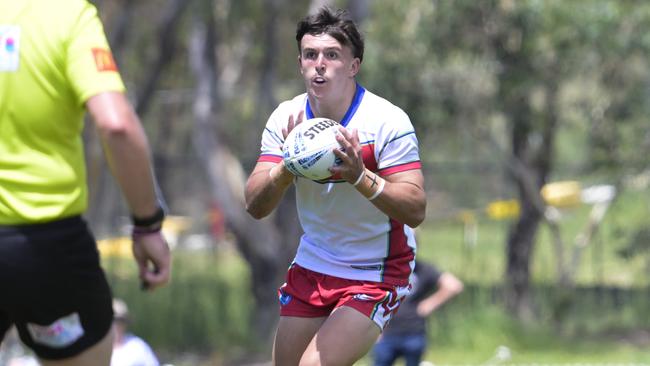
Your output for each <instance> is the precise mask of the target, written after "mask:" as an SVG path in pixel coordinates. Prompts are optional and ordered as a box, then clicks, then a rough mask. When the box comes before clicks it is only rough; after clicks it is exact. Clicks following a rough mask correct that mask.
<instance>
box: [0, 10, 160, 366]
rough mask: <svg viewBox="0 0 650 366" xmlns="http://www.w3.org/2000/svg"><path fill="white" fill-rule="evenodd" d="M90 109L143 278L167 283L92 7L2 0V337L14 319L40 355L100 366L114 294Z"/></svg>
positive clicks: (133, 140)
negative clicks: (98, 217)
mask: <svg viewBox="0 0 650 366" xmlns="http://www.w3.org/2000/svg"><path fill="white" fill-rule="evenodd" d="M86 111H88V112H89V114H90V116H91V117H92V120H93V121H94V123H95V127H96V128H97V130H98V132H99V136H100V139H101V142H102V145H103V147H104V152H105V155H106V158H107V161H108V165H109V167H110V169H111V172H112V173H113V176H114V177H115V179H116V180H117V183H118V185H119V186H120V188H121V190H122V192H123V194H124V197H125V199H126V201H127V203H128V207H129V209H130V211H131V214H132V218H133V224H134V225H133V232H132V234H133V253H134V256H135V259H136V261H137V264H138V266H139V275H140V277H141V279H142V281H143V283H144V284H145V286H146V287H148V288H149V289H153V288H155V287H158V286H161V285H164V284H166V283H167V282H168V281H169V276H170V252H169V247H168V245H167V242H166V240H165V239H164V237H163V236H162V235H161V232H160V229H161V226H162V222H163V219H164V217H165V211H164V210H163V208H162V206H161V199H160V197H159V195H158V193H157V189H156V182H155V178H154V175H153V168H152V162H151V156H150V151H149V144H148V142H147V138H146V136H145V134H144V131H143V128H142V126H141V124H140V121H139V119H138V117H137V116H136V114H135V112H134V111H133V108H132V106H131V104H130V103H129V101H128V100H127V97H126V95H125V87H124V84H123V82H122V79H121V76H120V74H119V72H118V69H117V66H116V64H115V61H114V60H113V57H112V54H111V50H110V48H109V45H108V42H107V40H106V36H105V34H104V30H103V26H102V24H101V21H100V20H99V18H98V15H97V10H96V8H95V7H94V6H93V5H91V4H90V3H88V2H87V1H86V0H57V1H51V0H21V1H11V0H0V340H1V339H2V338H3V337H4V334H5V333H6V331H7V330H8V329H9V328H10V326H11V325H12V324H14V325H15V326H16V328H17V329H18V333H19V335H20V339H21V340H22V342H23V343H24V344H25V345H27V346H28V347H29V348H31V349H32V350H33V351H34V353H35V354H36V355H37V356H38V358H39V360H40V362H41V363H42V364H43V365H45V366H50V365H55V366H59V365H73V366H75V365H93V366H108V365H109V363H110V357H111V349H112V345H113V340H112V332H111V328H112V322H113V311H112V294H111V290H110V288H109V284H108V282H107V280H106V277H105V274H104V271H103V269H102V268H101V266H100V258H99V254H98V251H97V247H96V243H95V239H94V237H93V235H92V233H91V232H90V230H89V228H88V225H87V223H86V221H85V219H84V218H83V217H82V215H83V213H84V212H85V211H86V209H87V205H88V187H87V183H86V171H85V159H84V148H83V142H82V136H81V133H82V130H83V126H84V123H83V122H84V114H85V112H86Z"/></svg>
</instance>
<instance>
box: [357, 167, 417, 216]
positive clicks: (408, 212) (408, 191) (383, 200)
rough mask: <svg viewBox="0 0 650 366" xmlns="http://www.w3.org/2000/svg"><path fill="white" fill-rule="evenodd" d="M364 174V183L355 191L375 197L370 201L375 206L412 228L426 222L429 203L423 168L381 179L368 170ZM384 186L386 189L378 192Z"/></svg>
mask: <svg viewBox="0 0 650 366" xmlns="http://www.w3.org/2000/svg"><path fill="white" fill-rule="evenodd" d="M365 174H366V175H365V177H364V178H363V180H364V181H363V182H361V183H360V184H359V185H357V186H356V188H357V190H358V191H359V192H361V194H363V195H364V196H365V197H366V198H369V199H370V198H372V199H371V202H372V203H373V204H374V205H375V207H377V208H378V209H380V210H381V211H382V212H383V213H385V214H386V215H388V216H389V217H390V218H392V219H394V220H397V221H398V222H401V223H403V224H406V225H408V226H410V227H417V226H418V225H420V224H421V223H422V221H424V216H425V211H426V203H427V200H426V195H425V192H424V177H423V175H422V171H421V170H420V169H414V170H407V171H404V172H399V173H394V174H391V175H388V176H386V177H380V176H379V175H378V174H376V173H372V172H370V171H369V170H367V169H366V171H365ZM382 181H383V182H382ZM382 185H383V190H381V191H379V190H380V189H381V187H382ZM378 192H379V194H377V193H378ZM373 196H374V198H373Z"/></svg>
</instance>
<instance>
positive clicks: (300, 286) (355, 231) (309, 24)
mask: <svg viewBox="0 0 650 366" xmlns="http://www.w3.org/2000/svg"><path fill="white" fill-rule="evenodd" d="M296 40H297V43H298V49H299V55H298V64H299V68H300V73H301V74H302V76H303V79H304V83H305V87H306V93H305V94H301V95H299V96H297V97H295V98H293V99H292V100H288V101H285V102H283V103H281V104H280V105H279V106H278V107H277V109H276V110H275V111H274V112H273V113H272V115H271V116H270V118H269V120H268V122H267V124H266V128H265V129H264V132H263V135H262V152H261V155H260V157H259V159H258V162H257V165H256V166H255V168H254V170H253V172H252V173H251V175H250V177H249V179H248V182H247V185H246V192H245V193H246V203H247V210H248V212H249V213H250V214H251V215H252V216H253V217H255V218H262V217H264V216H266V215H268V214H269V213H270V212H271V211H272V210H273V209H274V208H275V207H276V206H277V205H278V203H279V201H280V200H281V199H282V197H283V195H284V192H285V191H286V189H287V188H288V187H289V186H290V185H291V184H295V186H296V194H297V208H298V213H299V217H300V222H301V225H302V228H303V230H304V232H305V234H304V235H303V236H302V238H301V240H300V245H299V247H298V251H297V254H296V257H295V259H294V262H293V263H292V265H291V267H290V268H289V271H288V273H287V279H286V283H285V284H284V285H283V286H282V287H281V288H280V289H279V295H280V296H279V298H280V303H281V310H280V321H279V324H278V329H277V332H276V337H275V345H274V350H273V362H274V364H275V365H282V366H287V365H298V364H300V365H352V364H353V363H354V362H355V361H356V360H358V359H360V358H361V357H362V356H363V355H364V354H365V353H366V352H367V351H368V350H369V349H370V347H371V346H372V344H373V343H374V342H375V340H376V339H377V337H378V336H379V334H380V332H381V330H382V328H383V327H384V326H385V325H386V323H387V322H388V321H389V320H390V318H391V316H392V314H393V313H394V312H395V310H396V309H397V307H398V306H399V303H400V299H401V298H403V296H405V295H406V294H407V293H408V291H409V277H410V275H411V272H412V270H413V266H414V259H415V238H414V235H413V231H412V229H411V228H412V227H416V226H418V225H419V224H420V223H421V222H422V221H423V220H424V214H425V206H426V199H425V192H424V187H423V186H424V179H423V176H422V172H421V170H420V158H419V154H418V142H417V138H416V136H415V132H414V130H413V126H412V124H411V122H410V120H409V118H408V116H407V115H406V114H405V113H404V112H403V111H402V110H401V109H400V108H398V107H396V106H394V105H393V104H391V103H390V102H388V101H387V100H385V99H383V98H381V97H379V96H377V95H375V94H373V93H371V92H370V91H368V90H366V89H364V88H363V87H362V86H361V85H359V84H358V83H357V82H356V80H355V76H356V75H357V73H358V72H359V69H360V67H361V62H362V60H363V50H364V42H363V39H362V37H361V35H360V34H359V31H358V30H357V27H356V25H355V24H354V22H352V21H351V20H350V19H349V18H348V15H347V13H346V12H344V11H340V10H339V11H332V10H330V9H328V8H323V9H321V10H320V11H319V12H318V13H317V14H315V15H311V16H308V17H306V18H305V19H303V20H302V21H300V22H299V23H298V26H297V31H296ZM315 117H325V118H330V119H333V120H335V121H338V122H339V123H340V124H341V125H342V127H341V128H340V132H341V134H340V136H339V137H338V140H339V143H340V144H341V145H342V147H343V148H344V149H345V152H341V151H336V154H337V156H338V157H339V158H340V159H341V161H342V163H341V165H339V166H337V167H336V168H332V173H333V174H334V175H333V177H332V178H330V179H329V181H328V182H326V184H322V183H318V182H314V181H310V180H307V179H303V178H296V177H295V176H294V175H292V174H291V173H290V172H289V171H288V170H287V169H286V168H285V167H284V165H283V163H282V151H281V147H282V143H283V141H284V139H285V137H286V136H287V134H288V132H289V131H290V130H291V129H292V128H293V127H294V126H295V125H296V124H299V123H301V122H302V121H303V119H305V118H315Z"/></svg>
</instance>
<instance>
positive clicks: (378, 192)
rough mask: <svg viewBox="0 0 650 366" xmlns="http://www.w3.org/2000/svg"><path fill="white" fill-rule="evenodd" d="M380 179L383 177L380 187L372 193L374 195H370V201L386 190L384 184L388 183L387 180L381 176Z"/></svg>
mask: <svg viewBox="0 0 650 366" xmlns="http://www.w3.org/2000/svg"><path fill="white" fill-rule="evenodd" d="M379 179H381V180H380V181H379V188H377V190H376V191H375V193H373V194H372V196H370V197H368V200H369V201H372V200H374V199H375V198H377V197H379V195H380V194H381V192H383V191H384V185H386V180H385V179H383V178H379Z"/></svg>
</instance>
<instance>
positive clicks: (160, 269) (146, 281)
mask: <svg viewBox="0 0 650 366" xmlns="http://www.w3.org/2000/svg"><path fill="white" fill-rule="evenodd" d="M132 239H133V247H132V249H133V257H135V261H136V262H137V264H138V269H139V273H140V281H141V282H142V289H143V290H153V289H155V288H156V287H160V286H164V285H165V284H167V283H168V282H169V279H170V277H171V254H170V251H169V245H167V240H165V237H164V236H163V235H162V233H161V232H160V231H155V232H150V233H133V235H132Z"/></svg>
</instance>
